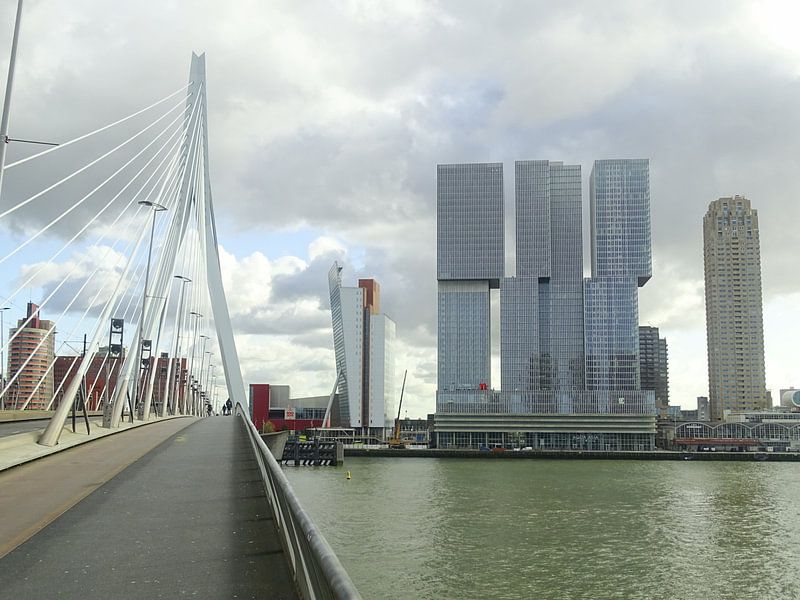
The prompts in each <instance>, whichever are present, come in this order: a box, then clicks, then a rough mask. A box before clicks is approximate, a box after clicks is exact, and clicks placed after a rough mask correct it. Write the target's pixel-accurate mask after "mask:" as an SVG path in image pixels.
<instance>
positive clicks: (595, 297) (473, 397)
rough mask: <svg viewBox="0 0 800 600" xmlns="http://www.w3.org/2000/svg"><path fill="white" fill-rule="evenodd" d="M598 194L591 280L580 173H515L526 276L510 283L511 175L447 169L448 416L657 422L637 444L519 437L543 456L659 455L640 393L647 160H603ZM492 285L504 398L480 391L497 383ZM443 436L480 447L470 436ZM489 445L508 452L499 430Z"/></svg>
mask: <svg viewBox="0 0 800 600" xmlns="http://www.w3.org/2000/svg"><path fill="white" fill-rule="evenodd" d="M590 189H591V211H590V213H591V217H592V275H593V276H592V278H590V279H584V277H583V241H582V202H581V193H582V191H581V169H580V166H579V165H565V164H563V163H561V162H550V161H518V162H516V163H515V196H516V197H515V201H516V277H504V278H500V277H501V276H502V263H503V261H502V258H501V255H502V248H503V244H502V229H503V225H502V167H501V166H500V165H494V164H492V165H488V164H487V165H440V166H439V171H438V196H437V199H438V212H437V215H438V230H437V231H438V235H439V238H438V240H437V251H438V263H437V273H438V279H439V295H438V302H439V307H438V308H439V362H438V364H439V389H438V393H437V405H436V410H437V413H438V414H442V415H464V417H467V416H468V415H481V419H483V420H486V419H491V418H495V417H494V416H497V418H500V417H499V416H502V415H507V416H509V418H512V417H511V415H514V417H513V418H512V420H513V419H516V421H515V422H519V423H522V422H523V421H525V418H527V417H526V416H529V415H569V416H570V418H576V419H577V420H578V421H581V419H582V416H583V415H587V416H592V419H590V420H587V421H586V422H587V423H593V424H594V425H590V426H588V427H589V428H590V429H591V428H592V427H595V428H597V427H600V422H601V421H602V420H603V419H605V418H608V417H613V418H617V417H624V418H634V417H642V418H644V421H647V423H646V424H644V425H641V426H640V427H639V429H638V430H636V431H629V432H628V433H618V432H608V431H605V432H602V431H598V430H597V429H595V432H594V433H586V432H582V431H575V432H574V433H570V430H569V429H567V430H565V432H564V433H546V432H537V431H531V430H530V429H529V430H528V431H522V432H519V433H520V434H524V435H526V436H540V437H535V438H534V437H531V439H530V440H528V443H527V445H530V446H535V447H537V448H538V447H547V448H550V447H552V448H556V447H558V448H571V447H576V448H587V449H590V448H591V449H600V450H602V449H617V450H620V449H648V450H649V449H652V447H653V443H654V433H655V419H654V415H655V395H654V392H653V391H652V390H648V391H642V390H641V387H640V368H639V331H638V325H639V324H638V289H637V288H638V286H641V285H644V283H645V282H646V281H647V280H648V279H649V277H650V275H651V253H650V191H649V162H648V161H647V160H607V161H597V162H596V163H595V165H594V168H593V170H592V176H591V185H590ZM491 206H495V210H494V211H492V210H491V209H490V208H489V207H491ZM465 211H466V212H469V213H470V214H464V212H465ZM487 230H489V231H491V232H493V233H492V234H491V235H488V234H487ZM465 238H466V239H465ZM472 238H475V239H472ZM495 238H498V239H499V241H498V242H496V243H495V242H492V240H494V239H495ZM476 252H483V253H485V256H477V255H476ZM498 253H499V254H498ZM495 277H498V278H499V279H498V282H499V286H500V328H501V330H500V333H501V335H500V362H501V369H502V370H501V391H500V392H496V391H494V390H490V389H489V388H488V386H486V385H481V384H488V383H489V381H490V379H489V376H490V371H489V364H490V358H491V357H490V344H489V340H490V326H489V324H490V306H489V288H490V287H493V281H494V278H495ZM459 418H461V417H459ZM648 419H650V420H648ZM644 421H643V422H644ZM526 422H527V421H526ZM529 425H530V424H529ZM458 426H459V427H460V425H458ZM487 427H488V425H487ZM530 427H539V425H530ZM568 427H571V425H568ZM545 429H546V427H545ZM487 431H488V429H487ZM444 434H445V433H444V432H443V435H444ZM446 435H452V436H454V437H453V438H452V441H451V442H448V443H453V444H456V445H457V446H464V447H466V446H470V447H476V442H475V440H474V439H473V436H475V435H477V434H475V433H474V432H466V431H458V432H455V431H450V432H446ZM481 435H484V436H485V442H482V443H505V441H504V440H507V438H506V437H504V436H506V435H507V434H506V433H503V432H497V433H486V434H481ZM492 436H494V438H497V439H498V440H499V441H497V442H492V440H490V437H492Z"/></svg>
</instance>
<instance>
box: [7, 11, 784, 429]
mask: <svg viewBox="0 0 800 600" xmlns="http://www.w3.org/2000/svg"><path fill="white" fill-rule="evenodd" d="M13 4H15V3H13V2H11V1H10V0H7V1H6V2H3V3H2V5H0V58H1V59H2V72H1V73H2V81H3V82H4V81H5V68H6V64H7V53H8V50H9V48H10V38H11V31H12V25H13V15H14V6H13ZM798 22H800V9H798V8H796V6H795V3H794V2H735V1H733V0H725V1H719V2H714V1H710V0H707V1H704V2H696V1H686V2H681V1H676V0H670V1H667V0H664V1H662V2H647V1H645V0H636V1H629V2H626V1H618V2H603V3H599V2H591V1H589V2H552V1H545V2H537V1H527V2H512V1H508V2H478V1H475V2H469V1H466V0H459V1H452V2H424V1H416V0H403V1H402V2H394V3H389V2H368V1H360V0H351V1H340V2H333V1H330V2H293V1H285V2H263V1H261V2H256V1H238V0H236V1H230V2H224V3H221V2H220V3H200V2H189V1H186V2H181V1H166V0H165V1H160V2H145V1H139V2H128V3H120V2H114V3H109V2H105V1H100V0H94V1H93V0H70V2H54V1H45V0H31V1H29V2H27V3H26V8H25V14H24V17H23V28H22V37H21V42H20V49H19V59H18V70H17V80H16V87H15V89H14V100H13V101H14V104H13V111H12V115H13V116H12V127H11V134H12V136H16V137H28V138H34V139H53V140H64V139H70V138H71V137H74V136H76V135H79V134H81V133H83V132H86V131H89V130H92V129H94V128H96V127H98V126H100V125H103V124H105V123H108V122H111V121H113V120H114V119H116V118H119V117H121V116H124V115H126V114H129V113H130V112H132V111H134V110H136V109H138V108H141V107H143V106H146V105H148V104H150V103H151V102H153V101H155V100H157V99H159V98H162V97H164V96H165V95H167V94H168V93H170V92H172V91H174V90H176V89H178V88H179V87H181V86H182V85H185V82H186V80H187V76H188V66H189V59H190V55H191V52H192V51H198V52H206V55H207V69H208V102H209V129H210V131H209V137H210V161H211V174H212V182H213V188H214V202H215V205H216V210H217V215H218V219H219V224H218V228H219V235H220V241H221V245H222V248H221V254H222V263H223V270H224V278H225V282H226V286H227V289H228V297H229V301H230V306H231V310H232V315H233V319H234V326H235V328H236V331H237V342H238V346H239V353H240V356H241V357H242V366H243V370H244V376H245V380H246V381H247V382H272V383H288V384H290V385H291V386H292V389H293V394H294V395H298V396H299V395H306V394H323V393H327V392H328V391H329V389H330V386H331V384H332V381H333V374H334V372H333V364H334V363H333V350H332V341H331V334H330V313H329V309H328V305H327V304H328V303H327V293H328V291H327V281H326V277H325V273H326V271H327V269H328V268H329V266H330V264H331V262H332V261H333V260H339V261H340V262H342V263H343V264H344V265H345V271H344V273H343V275H344V278H345V283H346V284H353V285H354V284H355V281H356V278H358V277H375V278H377V279H378V280H379V281H380V283H381V285H382V293H383V297H382V303H383V308H384V310H385V312H387V313H388V314H389V315H390V316H391V317H392V318H394V320H395V321H396V322H397V332H398V338H399V341H398V348H397V366H398V374H397V376H398V383H399V379H400V378H401V377H402V370H403V369H404V368H408V370H409V383H408V386H407V395H406V406H407V407H408V414H409V416H423V415H424V414H426V413H427V412H432V411H433V408H434V396H435V379H436V360H435V351H436V325H435V288H436V282H435V203H436V198H435V166H436V164H437V163H441V162H484V161H501V162H504V163H505V165H506V187H507V192H506V203H507V206H508V209H509V210H508V212H509V213H513V210H512V207H513V195H512V189H513V188H512V186H513V181H512V175H513V161H514V160H521V159H549V160H563V161H565V162H569V163H576V164H580V165H582V167H583V173H584V190H587V187H588V174H589V171H590V170H591V164H592V161H593V160H595V159H599V158H619V157H623V158H627V157H642V158H649V159H650V160H651V196H652V223H653V259H654V273H653V278H652V279H651V281H650V282H649V283H648V284H647V285H646V286H645V287H644V288H643V289H642V290H641V293H640V301H641V310H640V313H641V319H640V320H641V322H642V323H643V324H644V323H648V324H651V325H657V326H659V327H660V328H661V330H662V334H663V335H665V336H666V337H667V339H668V343H669V347H670V372H671V380H670V384H671V397H670V399H671V401H672V403H673V404H680V405H682V406H684V407H693V406H694V404H695V397H696V396H698V395H705V394H706V393H707V386H708V383H707V374H706V350H705V349H706V346H705V315H704V308H703V270H702V229H701V223H702V216H703V214H704V212H705V210H706V208H707V206H708V203H709V202H710V201H711V200H714V199H716V198H717V197H720V196H728V195H732V194H744V195H746V196H747V197H749V198H750V199H751V200H752V202H753V204H754V206H755V207H756V208H758V210H759V214H760V224H761V244H762V267H763V285H764V322H765V343H766V359H767V383H768V387H769V388H770V389H772V390H773V394H777V389H778V388H781V387H788V386H789V385H798V384H800V361H798V354H797V340H798V339H800V324H799V322H798V319H797V313H798V307H799V306H800V278H798V276H797V272H798V269H797V265H796V262H797V250H796V249H797V248H798V246H800V233H798V228H797V227H792V226H787V224H790V223H796V222H798V220H800V202H799V201H798V197H799V196H800V178H798V177H796V174H797V173H798V172H799V171H800V136H798V133H800V111H798V109H797V107H798V106H800V41H799V40H800V38H798V37H797V35H796V31H795V29H796V28H795V26H796V24H797V23H798ZM15 151H17V150H14V149H13V148H12V151H11V154H12V158H13V153H14V152H15ZM65 153H66V152H65ZM85 159H87V157H85V156H83V157H82V156H77V157H74V160H75V161H76V164H77V163H78V162H80V160H84V161H85ZM42 168H44V167H42ZM34 173H35V172H34ZM37 178H38V175H35V176H34V175H29V176H28V180H29V182H30V180H31V179H37ZM10 179H11V178H10V177H9V182H8V188H7V189H8V190H11V192H8V191H7V190H4V196H5V194H6V193H21V192H19V190H21V189H23V188H24V187H25V185H26V183H25V182H24V181H21V180H20V181H16V182H15V181H11V180H10ZM15 186H16V187H15ZM14 190H17V191H14ZM584 203H585V204H587V203H588V193H586V191H585V193H584ZM585 208H586V207H585ZM29 218H31V217H29ZM585 221H586V219H585ZM3 227H4V228H5V229H4V232H5V234H4V236H5V240H4V241H3V242H2V244H0V245H2V246H3V247H6V246H8V247H11V246H10V245H11V244H12V242H13V241H14V239H16V238H15V237H14V236H15V235H16V236H19V235H21V233H20V232H24V231H25V230H26V223H25V222H23V221H20V220H17V221H14V220H7V222H6V223H4V224H3ZM53 235H54V236H55V237H54V238H53V239H52V240H49V241H48V240H43V243H42V245H43V246H46V244H47V243H51V244H56V243H57V241H58V240H57V236H58V235H62V236H63V235H65V233H64V232H63V231H62V232H59V230H58V229H56V230H54V233H53ZM585 239H586V240H587V241H588V236H587V237H586V238H585ZM507 247H508V248H509V249H510V248H513V243H512V241H511V240H510V239H509V240H507ZM30 260H33V259H32V258H30V259H29V261H30ZM509 262H510V264H513V260H512V258H511V257H510V258H509ZM587 264H588V261H587ZM23 268H24V266H23V265H20V264H15V265H13V267H12V266H11V265H5V266H4V270H3V271H0V274H1V275H3V277H5V278H6V280H10V279H11V278H13V277H15V276H18V275H19V272H20V271H21V270H22V269H23ZM15 270H16V271H15ZM6 285H8V284H6ZM495 379H496V383H499V372H497V373H495Z"/></svg>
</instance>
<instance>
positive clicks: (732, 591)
mask: <svg viewBox="0 0 800 600" xmlns="http://www.w3.org/2000/svg"><path fill="white" fill-rule="evenodd" d="M346 470H349V471H351V473H352V479H350V480H348V479H347V478H346V477H345V471H346ZM285 472H286V474H287V476H288V477H289V480H290V482H291V483H292V485H293V486H294V488H295V490H296V491H297V493H298V495H299V497H300V500H301V501H302V503H303V505H304V506H305V507H306V508H307V509H308V510H309V512H310V514H311V516H312V517H313V518H314V520H315V521H316V523H317V524H318V525H319V527H320V528H321V529H322V532H323V533H324V535H325V537H326V538H327V539H328V541H329V542H330V544H331V546H333V549H334V550H335V551H336V553H337V554H338V556H339V558H340V559H341V561H342V563H343V564H344V566H345V568H346V569H347V570H348V572H349V573H350V576H351V577H352V579H353V581H354V582H355V584H356V586H357V587H358V589H359V590H360V592H361V594H362V595H363V596H364V598H367V599H384V598H385V599H395V598H397V599H405V598H409V599H412V598H413V599H416V598H437V599H439V598H559V599H577V598H655V599H661V598H664V599H666V598H670V599H694V598H698V599H701V600H718V599H719V600H727V599H737V600H738V599H749V598H753V599H756V598H758V599H761V598H770V599H791V598H800V569H799V568H798V562H797V561H798V557H800V465H798V464H797V463H759V462H752V463H750V462H734V463H725V462H698V461H693V462H670V461H664V462H661V461H653V462H646V461H641V462H640V461H588V460H587V461H580V460H477V459H475V460H470V459H436V458H419V459H413V458H410V459H405V458H403V459H392V458H388V459H387V458H348V459H347V461H346V465H345V466H344V467H338V468H333V467H286V468H285Z"/></svg>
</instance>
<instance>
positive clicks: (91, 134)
mask: <svg viewBox="0 0 800 600" xmlns="http://www.w3.org/2000/svg"><path fill="white" fill-rule="evenodd" d="M191 84H192V83H191V82H189V84H188V85H185V86H183V87H182V88H180V89H179V90H176V91H174V92H172V93H171V94H170V95H169V96H165V97H164V98H162V99H161V100H159V101H158V102H154V103H153V104H151V105H150V106H146V107H145V108H143V109H141V110H137V111H136V112H135V113H133V114H130V115H128V116H127V117H124V118H122V119H119V120H117V121H114V122H113V123H109V124H108V125H104V126H103V127H100V128H99V129H95V130H94V131H90V132H89V133H85V134H83V135H81V136H78V137H76V138H74V139H71V140H69V141H67V142H62V143H60V144H59V145H58V146H53V147H52V148H48V149H47V150H43V151H42V152H38V153H36V154H33V155H31V156H28V157H25V158H22V159H20V160H18V161H15V162H13V163H11V164H8V165H6V166H5V169H6V170H8V169H11V168H13V167H16V166H18V165H22V164H25V163H26V162H28V161H31V160H33V159H34V158H39V157H40V156H44V155H45V154H50V153H51V152H56V151H58V150H63V149H64V148H66V147H68V146H71V145H72V144H74V143H76V142H80V141H81V140H85V139H86V138H89V137H91V136H93V135H95V134H97V133H100V132H102V131H105V130H106V129H110V128H111V127H114V126H115V125H120V124H121V123H124V122H125V121H128V120H130V119H133V118H134V117H138V116H139V115H141V114H142V113H145V112H147V111H148V110H150V109H151V108H155V107H156V106H158V105H159V104H163V103H164V102H166V101H167V100H169V99H170V98H173V97H175V96H176V95H178V94H180V93H181V92H182V91H184V90H185V89H186V88H188V87H189V85H191ZM189 95H191V94H189Z"/></svg>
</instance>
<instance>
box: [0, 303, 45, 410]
mask: <svg viewBox="0 0 800 600" xmlns="http://www.w3.org/2000/svg"><path fill="white" fill-rule="evenodd" d="M9 335H10V340H11V343H10V345H9V352H8V377H9V381H10V382H11V381H13V383H11V385H10V387H9V391H8V393H7V394H6V399H5V405H6V406H7V407H8V406H11V407H14V408H22V407H23V406H26V405H27V408H28V409H29V410H43V409H46V408H47V406H48V405H49V404H50V401H51V400H52V399H53V371H52V369H50V363H52V362H53V361H54V359H55V326H54V324H53V322H52V321H45V320H43V319H40V318H39V306H38V305H36V304H34V303H33V302H28V310H27V314H26V316H25V318H24V319H20V320H19V321H18V322H17V326H16V327H15V328H13V329H12V330H11V331H10V332H9ZM15 378H16V379H15Z"/></svg>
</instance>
